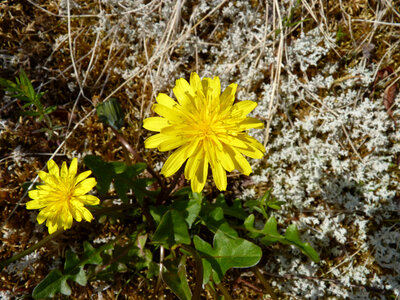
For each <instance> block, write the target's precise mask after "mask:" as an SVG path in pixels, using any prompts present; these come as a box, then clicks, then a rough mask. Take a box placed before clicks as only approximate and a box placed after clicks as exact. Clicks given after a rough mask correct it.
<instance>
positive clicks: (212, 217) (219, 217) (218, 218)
mask: <svg viewBox="0 0 400 300" xmlns="http://www.w3.org/2000/svg"><path fill="white" fill-rule="evenodd" d="M202 223H203V224H204V225H205V226H207V228H208V229H209V230H210V231H212V232H214V233H216V232H217V231H218V230H220V231H222V232H224V233H225V234H227V235H229V236H232V237H237V236H238V234H237V232H236V231H235V230H234V229H233V228H232V227H231V226H230V225H229V223H228V222H227V221H226V219H225V217H224V211H223V209H222V208H221V207H216V208H215V209H214V210H212V211H211V212H209V213H208V214H207V215H205V216H202Z"/></svg>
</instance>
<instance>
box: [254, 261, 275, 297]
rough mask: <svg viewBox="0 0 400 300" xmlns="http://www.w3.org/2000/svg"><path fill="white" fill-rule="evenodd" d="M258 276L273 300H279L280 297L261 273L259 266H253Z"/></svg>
mask: <svg viewBox="0 0 400 300" xmlns="http://www.w3.org/2000/svg"><path fill="white" fill-rule="evenodd" d="M252 269H253V272H254V274H255V275H256V277H257V278H258V279H259V280H260V281H261V284H262V285H263V286H264V288H265V290H266V292H267V293H268V294H269V295H270V296H271V298H272V299H273V300H278V297H277V296H276V294H275V293H274V290H273V289H272V287H271V286H270V284H269V283H268V282H267V281H266V280H265V278H264V276H263V275H262V274H261V272H260V270H259V269H258V268H257V267H254V268H252Z"/></svg>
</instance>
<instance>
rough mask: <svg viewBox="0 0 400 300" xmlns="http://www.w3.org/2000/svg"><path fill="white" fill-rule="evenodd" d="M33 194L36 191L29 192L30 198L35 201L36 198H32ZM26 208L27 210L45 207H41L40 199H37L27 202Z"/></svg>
mask: <svg viewBox="0 0 400 300" xmlns="http://www.w3.org/2000/svg"><path fill="white" fill-rule="evenodd" d="M31 192H36V191H29V197H31V198H32V199H35V198H34V197H32V196H31ZM35 194H36V193H35ZM25 207H26V209H39V208H42V207H44V206H43V205H41V203H40V201H39V200H38V199H35V200H31V201H28V202H26V204H25Z"/></svg>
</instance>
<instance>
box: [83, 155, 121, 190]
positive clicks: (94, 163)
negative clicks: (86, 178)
mask: <svg viewBox="0 0 400 300" xmlns="http://www.w3.org/2000/svg"><path fill="white" fill-rule="evenodd" d="M83 162H84V163H85V165H86V166H88V167H89V168H90V169H91V170H92V171H93V174H94V175H95V176H96V178H97V191H98V192H99V194H100V195H102V196H105V195H106V194H107V192H108V190H109V188H110V184H111V181H112V179H113V176H114V174H115V173H114V172H113V171H112V172H110V165H109V164H108V163H106V162H105V161H103V160H102V159H101V158H100V157H98V156H96V155H86V156H85V158H84V159H83Z"/></svg>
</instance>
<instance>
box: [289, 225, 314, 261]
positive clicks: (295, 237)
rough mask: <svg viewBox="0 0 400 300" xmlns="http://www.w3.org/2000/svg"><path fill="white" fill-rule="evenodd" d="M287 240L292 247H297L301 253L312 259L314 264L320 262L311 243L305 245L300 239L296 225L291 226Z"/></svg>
mask: <svg viewBox="0 0 400 300" xmlns="http://www.w3.org/2000/svg"><path fill="white" fill-rule="evenodd" d="M285 238H286V240H287V241H289V242H290V243H291V244H292V245H294V246H297V247H298V248H299V249H300V250H301V252H303V253H304V254H305V255H307V256H308V257H310V258H311V259H312V260H313V261H314V262H316V263H318V262H319V261H320V258H319V255H318V253H317V251H315V249H314V248H313V247H311V245H310V244H309V243H303V242H302V241H301V239H300V235H299V231H298V229H297V227H296V225H294V224H292V225H289V226H288V228H287V229H286V232H285Z"/></svg>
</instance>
